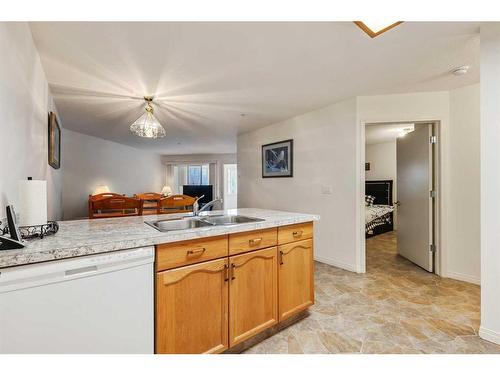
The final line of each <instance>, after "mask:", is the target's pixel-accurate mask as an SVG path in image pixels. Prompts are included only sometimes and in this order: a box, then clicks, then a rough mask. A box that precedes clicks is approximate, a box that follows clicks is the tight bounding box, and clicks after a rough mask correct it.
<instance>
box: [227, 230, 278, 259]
mask: <svg viewBox="0 0 500 375" xmlns="http://www.w3.org/2000/svg"><path fill="white" fill-rule="evenodd" d="M277 240H278V231H277V229H276V228H269V229H262V230H253V231H250V232H242V233H234V234H230V235H229V255H234V254H239V253H244V252H247V251H251V250H258V249H263V248H266V247H271V246H276V244H277Z"/></svg>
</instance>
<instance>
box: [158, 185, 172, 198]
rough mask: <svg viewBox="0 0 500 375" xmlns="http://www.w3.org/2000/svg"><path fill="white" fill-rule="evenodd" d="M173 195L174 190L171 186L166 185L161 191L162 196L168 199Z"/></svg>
mask: <svg viewBox="0 0 500 375" xmlns="http://www.w3.org/2000/svg"><path fill="white" fill-rule="evenodd" d="M171 194H172V188H171V187H170V186H168V185H165V186H164V187H163V189H161V195H164V196H165V197H168V196H169V195H171Z"/></svg>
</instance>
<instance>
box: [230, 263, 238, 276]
mask: <svg viewBox="0 0 500 375" xmlns="http://www.w3.org/2000/svg"><path fill="white" fill-rule="evenodd" d="M235 268H236V265H235V264H234V263H231V269H230V270H229V273H230V274H231V276H230V277H231V280H234V279H236V276H234V269H235Z"/></svg>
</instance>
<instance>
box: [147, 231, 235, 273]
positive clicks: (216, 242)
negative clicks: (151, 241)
mask: <svg viewBox="0 0 500 375" xmlns="http://www.w3.org/2000/svg"><path fill="white" fill-rule="evenodd" d="M227 255H228V240H227V236H216V237H209V238H201V239H196V240H188V241H181V242H174V243H168V244H164V245H158V246H157V247H156V270H157V271H163V270H167V269H170V268H175V267H180V266H185V265H188V264H194V263H200V262H204V261H206V260H211V259H217V258H222V257H226V256H227Z"/></svg>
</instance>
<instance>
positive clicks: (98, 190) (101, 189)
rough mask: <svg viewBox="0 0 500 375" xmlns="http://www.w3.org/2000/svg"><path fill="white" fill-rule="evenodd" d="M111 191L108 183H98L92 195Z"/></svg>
mask: <svg viewBox="0 0 500 375" xmlns="http://www.w3.org/2000/svg"><path fill="white" fill-rule="evenodd" d="M110 192H111V191H110V190H109V187H108V185H97V187H96V188H95V189H94V192H93V193H92V195H97V194H104V193H110Z"/></svg>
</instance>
